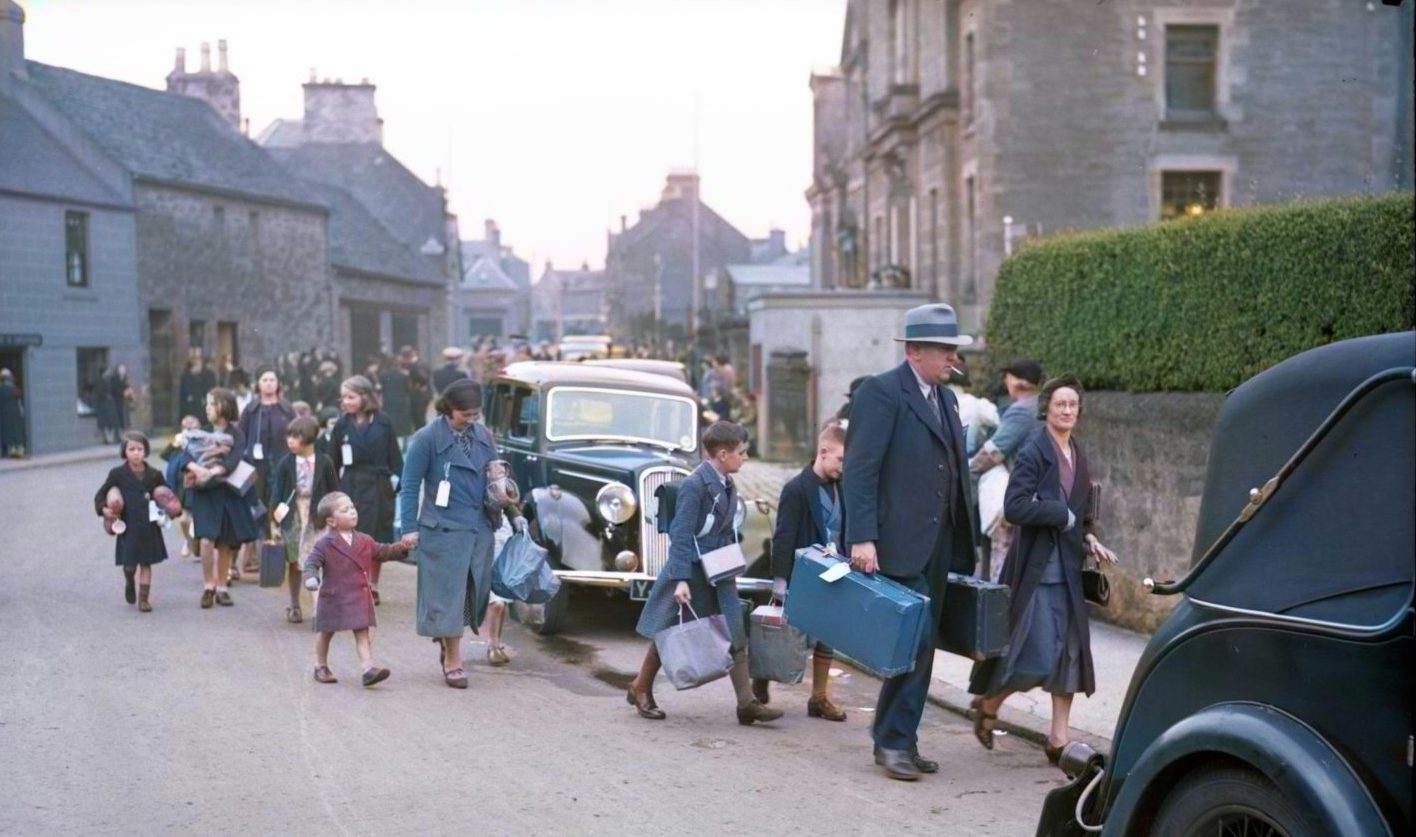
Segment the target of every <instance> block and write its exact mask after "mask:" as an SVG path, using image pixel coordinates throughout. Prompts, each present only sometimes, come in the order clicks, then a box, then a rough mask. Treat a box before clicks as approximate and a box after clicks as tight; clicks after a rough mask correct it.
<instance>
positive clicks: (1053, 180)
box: [807, 0, 1412, 331]
mask: <svg viewBox="0 0 1416 837" xmlns="http://www.w3.org/2000/svg"><path fill="white" fill-rule="evenodd" d="M811 89H812V95H813V101H814V104H815V124H816V129H815V152H814V166H813V180H812V185H811V187H810V189H809V190H808V191H807V199H808V201H809V203H810V205H811V209H812V225H813V226H812V231H813V232H812V260H813V274H814V275H815V276H816V277H817V278H818V281H819V283H820V284H821V285H823V286H824V287H828V288H831V287H896V288H909V289H913V290H918V291H922V292H924V293H926V294H928V295H929V296H930V297H932V298H934V299H939V300H943V301H946V302H949V303H951V304H953V305H955V306H956V307H957V308H958V309H959V311H960V315H961V320H962V323H963V325H964V326H965V328H967V329H970V330H973V331H978V330H980V329H981V326H982V324H983V322H984V318H985V314H986V310H987V307H988V303H989V301H990V299H991V298H992V293H993V279H994V276H995V275H996V273H997V270H998V266H999V264H1000V263H1001V262H1002V260H1003V259H1004V257H1005V256H1006V255H1007V254H1008V253H1009V252H1011V250H1012V248H1013V247H1014V246H1016V244H1017V243H1018V241H1019V240H1020V239H1021V238H1023V237H1026V236H1032V235H1039V234H1043V235H1046V234H1050V233H1055V232H1058V231H1062V230H1069V229H1084V228H1098V227H1126V226H1136V225H1142V224H1148V223H1152V222H1155V221H1159V220H1162V219H1165V218H1169V217H1174V216H1176V215H1181V214H1195V213H1201V212H1207V211H1211V210H1214V209H1221V208H1226V207H1240V206H1250V205H1255V204H1265V203H1276V202H1282V201H1289V200H1293V199H1298V198H1308V197H1327V196H1337V195H1353V194H1364V193H1381V192H1386V191H1390V190H1393V189H1410V188H1411V186H1412V156H1411V151H1412V9H1411V7H1410V5H1409V4H1407V5H1406V6H1405V7H1402V8H1393V7H1389V6H1385V5H1380V4H1375V3H1361V2H1353V3H1333V2H1327V0H1295V2H1292V3H1239V2H1237V0H1201V2H1184V3H1181V2H1176V0H1169V2H1166V0H1129V1H1128V2H1121V3H1115V2H1112V3H1100V4H1098V3H1096V2H1092V0H1046V2H1035V3H1017V2H1009V1H1008V0H850V2H849V3H848V6H847V13H846V21H845V33H844V37H843V43H842V51H841V61H840V65H839V67H837V68H835V69H834V70H832V71H830V72H825V73H819V74H816V75H814V76H813V77H812V78H811Z"/></svg>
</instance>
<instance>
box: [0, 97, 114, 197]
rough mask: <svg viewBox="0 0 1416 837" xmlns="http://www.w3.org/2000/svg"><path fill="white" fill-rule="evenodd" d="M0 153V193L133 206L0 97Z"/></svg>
mask: <svg viewBox="0 0 1416 837" xmlns="http://www.w3.org/2000/svg"><path fill="white" fill-rule="evenodd" d="M0 149H4V153H3V154H0V189H3V190H10V191H15V192H25V193H28V194H32V195H44V196H48V197H56V198H63V199H66V200H71V201H74V202H75V203H88V204H101V205H108V206H120V207H125V208H131V207H132V205H133V202H132V201H131V200H129V199H128V198H127V197H126V196H125V195H122V194H120V193H119V192H118V191H116V190H114V189H113V188H112V187H110V186H108V185H107V184H105V183H104V182H103V181H101V180H100V179H98V178H97V177H95V176H94V175H93V174H92V173H91V172H89V171H88V170H87V169H86V168H84V166H83V164H82V163H80V162H79V160H78V159H77V158H75V157H74V156H73V155H71V154H70V153H69V151H68V150H67V148H66V147H65V146H64V144H63V143H61V142H60V141H59V140H58V139H56V138H55V137H54V136H53V135H51V134H50V133H49V132H48V131H46V130H45V129H44V126H42V125H40V123H39V122H37V121H36V120H35V119H34V117H32V116H30V114H29V112H28V111H27V110H25V108H24V107H23V106H22V105H20V103H18V102H16V101H15V100H13V99H10V98H7V97H5V96H0Z"/></svg>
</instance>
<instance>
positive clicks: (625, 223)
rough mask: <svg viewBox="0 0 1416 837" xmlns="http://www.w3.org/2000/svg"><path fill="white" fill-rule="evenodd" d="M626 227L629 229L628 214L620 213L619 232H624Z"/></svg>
mask: <svg viewBox="0 0 1416 837" xmlns="http://www.w3.org/2000/svg"><path fill="white" fill-rule="evenodd" d="M628 229H629V216H627V215H621V216H620V232H624V231H625V230H628Z"/></svg>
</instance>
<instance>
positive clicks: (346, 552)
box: [305, 491, 411, 686]
mask: <svg viewBox="0 0 1416 837" xmlns="http://www.w3.org/2000/svg"><path fill="white" fill-rule="evenodd" d="M316 513H317V514H318V515H319V516H320V517H321V518H324V519H326V520H328V521H329V532H328V533H326V534H325V535H324V537H322V538H320V539H319V540H318V541H316V542H315V547H314V549H313V550H311V551H310V554H309V555H307V556H306V557H305V587H306V588H308V589H310V590H312V591H313V590H318V591H319V595H320V597H319V601H318V602H317V603H316V604H315V631H317V634H316V636H315V680H317V681H319V682H321V683H336V682H338V681H337V680H336V679H335V676H334V672H332V671H330V670H329V643H330V641H331V640H332V639H334V635H335V634H336V633H338V632H339V631H353V632H354V647H355V649H356V650H357V651H358V654H359V664H360V665H361V666H362V667H363V669H364V685H365V686H372V685H374V684H375V683H378V682H380V681H383V680H386V679H388V673H389V672H388V669H386V668H379V667H378V666H375V665H374V645H373V636H372V635H371V633H370V631H369V629H370V628H372V627H374V626H375V625H377V624H378V619H377V618H376V617H375V616H374V600H373V596H372V592H373V591H372V589H371V588H370V587H369V574H370V572H371V571H372V569H373V568H374V567H377V566H378V565H379V564H381V563H383V562H384V561H392V560H396V559H399V558H403V557H405V556H407V555H408V544H407V543H406V542H405V543H396V544H389V543H376V542H375V541H374V539H373V538H370V537H369V536H368V535H366V534H364V533H363V532H359V531H357V530H356V527H357V526H358V523H359V511H358V510H357V509H356V508H355V507H354V503H353V502H352V501H351V500H350V499H349V495H347V494H344V493H343V492H339V491H335V492H333V493H331V494H326V495H325V496H324V499H323V500H321V501H320V504H319V507H318V508H317V509H316ZM410 539H411V536H410Z"/></svg>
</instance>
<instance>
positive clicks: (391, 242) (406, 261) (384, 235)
mask: <svg viewBox="0 0 1416 837" xmlns="http://www.w3.org/2000/svg"><path fill="white" fill-rule="evenodd" d="M303 185H304V187H305V188H307V189H309V190H310V191H311V192H313V193H315V194H316V195H318V196H319V198H320V199H321V200H322V201H324V203H325V204H327V205H328V206H329V208H330V213H329V261H330V263H331V264H333V265H334V266H335V267H336V268H348V269H352V270H355V271H359V272H362V273H372V274H375V275H378V276H383V277H388V278H393V279H403V280H407V281H412V282H418V283H420V284H429V285H441V284H442V283H443V278H442V275H441V273H439V271H438V269H437V266H436V265H434V264H433V263H432V261H431V260H430V259H428V258H427V257H426V256H422V255H419V254H418V253H417V252H415V251H414V250H413V249H412V248H410V247H409V246H408V245H406V244H404V243H403V242H401V241H399V240H398V239H397V238H396V237H395V236H394V235H393V233H392V232H390V231H389V230H388V228H387V227H385V226H384V225H383V224H382V223H381V222H380V221H379V220H378V219H377V218H375V217H374V216H373V215H372V214H370V213H369V210H368V209H366V208H365V207H364V205H363V204H361V203H360V202H359V201H358V200H356V199H355V198H354V196H353V195H351V194H349V193H348V192H346V191H344V190H343V189H339V188H337V187H334V186H328V185H325V184H323V183H312V182H308V181H306V182H305V183H304V184H303Z"/></svg>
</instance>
